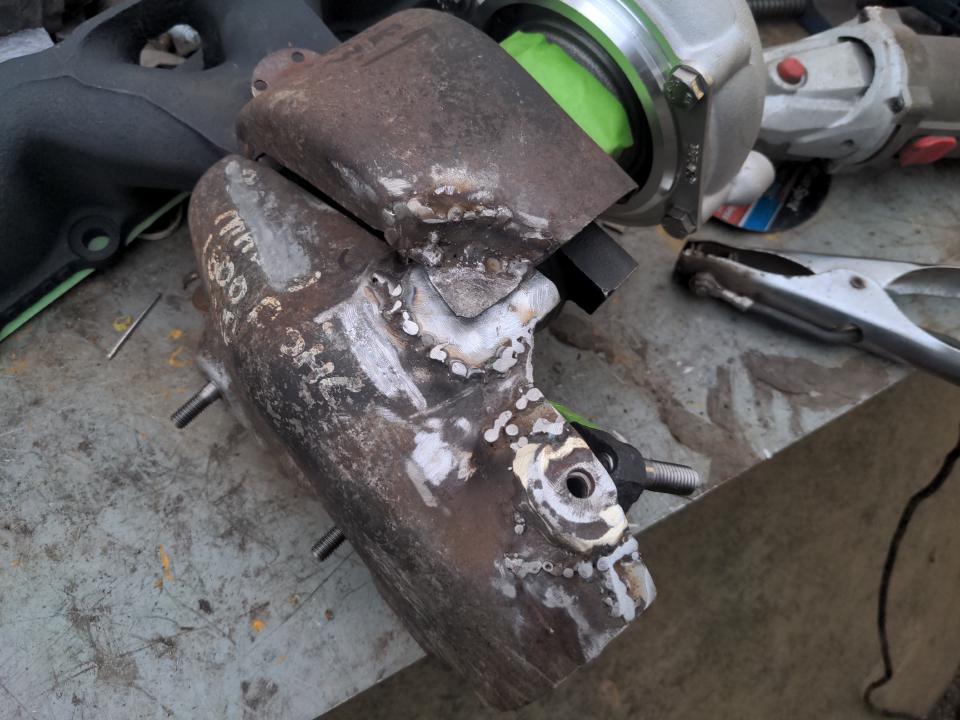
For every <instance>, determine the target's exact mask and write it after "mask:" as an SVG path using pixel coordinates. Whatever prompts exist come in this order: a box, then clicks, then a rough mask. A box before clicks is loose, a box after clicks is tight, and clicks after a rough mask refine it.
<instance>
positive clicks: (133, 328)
mask: <svg viewBox="0 0 960 720" xmlns="http://www.w3.org/2000/svg"><path fill="white" fill-rule="evenodd" d="M162 297H163V293H157V296H156V297H155V298H154V299H153V300H151V301H150V304H149V305H147V306H146V307H145V308H144V309H143V310H141V311H140V314H139V315H137V317H136V319H135V320H134V321H133V322H132V323H130V327H128V328H127V330H126V332H125V333H123V335H121V336H120V339H119V340H117V344H116V345H114V346H113V348H112V349H111V350H110V352H108V353H107V360H113V358H114V357H116V355H117V353H118V352H120V348H122V347H123V346H124V345H125V344H126V342H127V340H129V339H130V336H131V335H133V333H134V332H135V331H136V329H137V328H138V327H140V323H142V322H143V319H144V318H145V317H146V316H147V314H148V313H149V312H150V311H151V310H153V308H154V306H156V304H157V303H158V302H160V298H162Z"/></svg>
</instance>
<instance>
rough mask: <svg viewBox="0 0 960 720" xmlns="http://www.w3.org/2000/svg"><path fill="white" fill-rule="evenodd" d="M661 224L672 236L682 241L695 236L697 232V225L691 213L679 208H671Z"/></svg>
mask: <svg viewBox="0 0 960 720" xmlns="http://www.w3.org/2000/svg"><path fill="white" fill-rule="evenodd" d="M661 224H662V225H663V229H664V230H666V231H667V232H668V233H669V234H670V235H671V236H673V237H675V238H680V239H683V238H686V237H688V236H690V235H693V233H695V232H696V231H697V223H696V222H695V221H694V219H693V218H692V217H690V213H688V212H687V211H686V210H681V209H680V208H678V207H672V208H670V209H669V210H668V211H667V215H666V217H665V218H663V222H662V223H661Z"/></svg>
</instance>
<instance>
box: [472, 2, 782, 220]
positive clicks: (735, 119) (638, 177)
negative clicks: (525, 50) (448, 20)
mask: <svg viewBox="0 0 960 720" xmlns="http://www.w3.org/2000/svg"><path fill="white" fill-rule="evenodd" d="M464 5H465V6H464ZM460 13H461V14H462V15H463V16H465V17H466V19H468V20H469V21H471V22H472V23H474V24H475V25H477V26H479V27H480V28H482V29H483V30H484V31H486V32H487V33H488V34H490V35H492V36H493V37H494V38H495V39H498V40H502V39H503V38H505V37H507V36H508V35H510V34H511V33H513V32H515V31H517V30H523V31H527V32H539V33H543V34H544V35H545V36H546V37H547V38H548V39H549V40H550V41H551V42H553V43H555V44H558V45H560V46H561V47H563V48H564V49H565V50H566V51H567V53H568V54H570V55H571V56H572V57H573V58H574V59H575V60H577V61H578V62H579V63H580V64H581V65H583V66H584V67H586V68H587V69H588V70H589V71H590V72H591V73H592V74H593V75H594V76H595V77H596V78H597V79H599V80H600V82H601V83H603V84H604V85H605V86H606V87H607V89H608V90H610V91H611V92H613V93H614V95H615V96H617V98H618V99H619V100H620V102H621V103H622V104H623V105H624V108H625V109H626V110H627V114H628V117H629V119H630V122H631V129H632V131H633V134H634V138H635V139H636V143H635V146H634V147H633V148H632V149H631V150H630V151H628V152H627V153H624V155H623V156H622V157H620V158H618V160H619V162H620V163H621V165H622V166H623V167H624V169H625V170H626V171H627V172H628V173H630V175H631V176H632V177H633V179H634V180H635V181H636V183H637V185H638V186H639V190H637V191H636V192H635V193H634V194H633V195H631V196H629V197H628V198H625V199H624V200H623V201H621V202H620V203H619V204H618V205H616V206H615V207H614V208H612V209H611V210H610V212H609V213H608V214H607V218H608V219H610V220H612V221H615V222H620V223H624V224H628V225H656V224H658V223H663V225H664V227H665V228H666V229H667V231H668V232H670V233H671V234H673V235H676V236H679V237H685V236H687V235H689V234H690V233H692V232H693V231H694V230H696V228H697V227H699V226H700V225H701V224H702V223H703V222H705V221H706V219H708V218H709V217H710V215H712V213H713V212H714V210H716V209H717V208H718V207H719V206H720V205H721V204H723V203H724V202H725V201H726V200H727V199H728V197H729V195H730V192H731V187H732V186H734V185H736V184H737V182H736V181H737V176H738V173H740V172H741V169H743V168H744V163H745V162H746V160H747V156H748V155H749V154H750V152H751V150H752V148H753V146H754V144H755V142H756V140H757V135H758V133H759V130H760V121H761V119H762V117H763V103H764V89H765V82H766V77H765V66H764V62H763V53H762V50H761V45H760V37H759V34H758V31H757V26H756V23H755V22H754V19H753V16H752V15H751V13H750V10H749V8H748V6H747V3H746V2H745V0H709V1H708V2H704V1H703V0H641V1H640V2H633V0H476V1H475V2H472V3H465V4H462V5H461V9H460ZM747 166H748V167H749V166H750V163H748V164H747ZM770 179H771V180H772V177H771V178H770Z"/></svg>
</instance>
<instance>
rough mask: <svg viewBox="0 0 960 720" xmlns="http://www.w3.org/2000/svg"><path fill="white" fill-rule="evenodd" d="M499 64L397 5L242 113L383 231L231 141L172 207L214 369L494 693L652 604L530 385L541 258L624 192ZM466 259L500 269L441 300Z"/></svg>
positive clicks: (491, 698)
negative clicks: (460, 299)
mask: <svg viewBox="0 0 960 720" xmlns="http://www.w3.org/2000/svg"><path fill="white" fill-rule="evenodd" d="M509 63H512V61H509V59H508V58H506V55H505V54H503V53H502V52H501V51H500V49H499V48H498V47H497V46H496V45H495V44H494V43H493V42H492V41H490V40H488V39H486V38H485V36H483V35H481V34H480V33H479V32H478V31H476V30H474V29H473V28H470V27H469V26H467V25H465V24H463V23H461V22H459V21H457V20H455V19H454V18H450V17H446V16H443V15H439V14H436V13H429V12H421V11H412V12H407V13H403V14H401V15H399V16H395V17H394V18H391V19H390V20H387V21H386V22H385V23H382V24H381V25H379V26H376V27H374V28H373V29H371V30H370V31H368V32H366V33H363V34H361V35H359V36H357V37H356V38H355V39H354V40H353V41H351V42H349V43H347V44H346V45H344V46H343V47H341V48H339V49H338V50H335V51H334V52H332V53H331V54H330V55H329V56H323V57H322V58H320V59H319V61H318V63H317V64H315V65H313V67H312V68H306V69H304V71H303V74H301V75H299V76H295V77H294V78H293V79H292V80H291V81H290V82H289V84H286V85H283V86H280V87H276V88H271V90H269V91H268V92H266V93H264V94H263V95H261V96H260V97H258V98H257V99H256V100H255V101H253V102H252V103H251V105H250V106H249V107H248V108H247V110H246V111H245V112H244V115H243V117H242V120H241V126H240V128H241V134H242V136H243V139H244V140H245V141H246V142H247V143H249V144H250V145H251V146H253V147H255V148H256V150H257V152H263V153H267V154H269V155H270V156H271V157H272V158H273V159H274V160H277V161H279V162H280V163H281V164H282V165H284V166H286V167H287V168H289V169H291V170H293V171H294V172H295V173H296V174H298V175H300V176H301V177H302V178H305V179H306V180H308V181H309V182H310V183H311V184H312V185H313V186H315V187H317V188H319V189H320V190H321V191H322V192H324V193H326V194H327V195H328V197H330V198H333V199H334V200H335V201H336V203H339V204H340V205H341V206H342V207H343V208H346V209H347V210H349V212H351V213H353V214H354V215H355V216H356V217H358V218H360V219H362V220H363V221H364V222H365V223H366V224H367V225H368V226H372V227H373V228H376V229H379V230H383V231H384V234H385V235H386V236H387V239H388V240H389V243H387V242H384V239H383V238H381V237H377V236H375V235H374V234H373V233H372V232H371V231H370V230H369V229H367V228H364V227H362V226H361V224H359V223H358V222H356V221H355V220H354V219H352V218H350V217H348V215H346V214H344V213H342V212H340V211H339V210H338V209H335V208H333V207H331V205H330V204H327V203H325V202H324V201H322V200H321V199H320V198H319V197H318V196H317V194H315V193H314V192H312V191H309V190H307V189H304V186H303V184H302V183H294V182H292V181H291V180H289V179H288V178H286V177H284V176H283V175H282V174H281V173H280V172H278V171H275V170H273V169H270V168H269V167H268V166H267V165H266V164H265V163H262V162H257V161H255V160H252V159H247V158H241V157H237V156H232V157H228V158H226V159H225V160H223V161H221V162H220V163H218V164H217V165H215V166H214V167H213V168H212V169H211V170H210V171H209V172H208V173H207V174H206V175H205V176H204V178H203V179H202V180H201V181H200V183H199V185H198V186H197V188H196V190H195V193H194V196H193V200H192V203H191V209H190V226H191V231H192V235H193V241H194V245H195V250H196V253H197V257H198V261H199V266H200V268H201V276H202V277H203V281H204V283H205V285H206V289H207V291H208V293H209V297H210V310H209V313H210V316H209V323H208V330H207V334H206V340H205V349H204V362H203V366H204V369H205V370H206V372H207V373H208V375H209V376H210V379H211V380H212V381H213V382H215V383H216V384H217V386H218V387H219V389H220V391H221V393H222V394H223V396H224V397H225V398H226V399H227V401H228V402H229V403H230V404H231V407H232V409H233V411H234V412H236V413H237V414H238V416H240V417H241V418H243V419H244V420H245V422H247V423H248V424H249V425H251V426H252V427H253V428H254V429H255V430H256V431H257V433H258V434H259V435H260V436H261V437H262V438H263V439H264V440H265V441H266V442H267V443H269V444H270V445H271V446H272V447H274V448H275V449H276V451H277V452H278V454H281V455H283V456H285V457H287V458H288V459H290V460H291V461H292V462H293V463H295V465H296V466H297V467H298V468H299V470H300V471H302V472H303V473H304V475H305V476H306V477H307V478H309V479H310V481H311V482H312V483H313V484H314V485H315V487H316V489H317V491H318V492H319V493H320V495H321V497H322V498H323V500H324V502H325V505H326V507H327V508H328V509H329V512H330V514H331V516H332V517H333V518H334V520H335V521H336V523H337V524H338V526H339V527H340V528H341V529H342V530H343V532H344V533H345V534H346V536H347V538H348V539H349V540H350V542H351V544H352V545H353V547H354V548H355V550H356V552H357V553H358V554H359V555H360V556H361V557H362V558H363V560H364V561H365V562H366V564H367V565H368V567H369V568H370V570H371V571H372V573H373V576H374V577H375V578H376V580H377V583H378V586H379V589H380V591H381V593H382V594H383V596H384V598H385V599H386V600H387V602H388V603H389V604H390V605H391V607H392V608H393V609H394V610H395V611H396V612H397V614H398V615H399V616H400V617H401V618H402V619H403V620H404V622H405V623H406V626H407V627H408V628H409V630H410V632H411V633H412V634H413V636H414V637H415V638H416V639H417V641H418V642H419V643H420V644H421V645H422V646H423V647H424V649H426V650H428V651H430V652H432V653H434V654H436V655H438V656H439V657H441V658H442V659H443V660H444V661H446V662H447V663H449V664H450V665H451V666H453V667H454V668H455V669H457V670H458V671H459V672H460V673H462V674H463V675H464V677H466V678H467V679H468V680H469V681H470V682H471V683H473V685H474V686H475V687H476V689H477V690H478V692H479V693H480V695H481V696H482V697H483V698H484V699H485V700H486V701H487V702H489V703H490V704H492V705H494V706H496V707H499V708H514V707H518V706H521V705H523V704H525V703H527V702H529V701H531V700H533V699H535V698H536V697H538V696H539V695H542V694H543V693H545V692H546V691H548V690H549V689H551V688H553V687H554V686H556V685H557V684H558V683H560V682H561V681H563V680H564V679H565V678H566V677H567V676H569V675H570V674H571V673H572V672H574V671H575V670H576V669H577V668H578V667H580V666H581V665H583V664H584V663H586V662H588V661H589V660H591V659H592V658H595V657H596V656H597V655H598V654H599V653H600V652H601V651H602V650H603V648H604V647H605V646H606V645H607V644H608V643H609V642H610V641H611V640H612V639H613V638H614V637H615V636H616V635H617V634H619V633H620V632H621V631H622V630H623V629H624V628H625V627H627V625H628V624H629V623H630V621H632V620H633V619H634V618H635V617H636V616H637V615H639V614H640V613H641V612H642V611H643V610H644V609H645V608H646V607H647V606H648V604H649V603H650V602H651V601H652V600H653V597H654V593H655V591H654V588H653V584H652V581H651V579H650V576H649V574H648V572H647V570H646V567H645V566H644V564H643V562H642V560H641V559H640V556H639V554H638V547H637V542H636V540H635V539H633V538H632V537H631V536H630V534H629V532H628V527H627V520H626V516H625V514H624V510H623V509H622V507H621V506H620V505H619V504H618V503H617V488H616V487H615V485H614V483H613V480H612V479H611V477H610V475H609V474H608V472H607V470H606V469H605V468H604V466H603V465H602V464H601V463H600V462H599V461H598V459H597V458H596V457H595V455H594V454H593V453H592V452H591V451H590V450H589V448H588V446H587V444H586V442H585V441H584V440H583V439H582V438H581V437H580V435H578V434H577V432H576V431H575V430H574V429H573V428H572V427H571V426H570V425H568V424H567V423H566V422H565V421H564V419H563V418H562V417H561V416H560V415H559V414H558V413H557V411H556V410H555V409H554V407H553V406H552V405H551V404H550V403H549V402H548V401H547V400H546V399H545V398H544V396H543V393H542V392H540V391H539V390H538V389H537V388H536V387H535V385H534V382H533V365H532V363H533V359H532V349H533V337H534V330H535V329H536V328H537V326H538V325H539V324H540V323H541V322H542V321H544V320H545V318H547V316H548V315H550V313H551V312H552V311H553V310H554V309H555V308H556V306H557V305H558V304H559V303H560V297H559V294H558V291H557V288H556V287H555V286H554V285H553V284H552V283H551V282H550V281H549V280H548V279H547V278H546V277H544V276H543V275H542V274H540V273H538V272H536V270H535V269H534V267H535V265H536V263H537V262H538V261H540V260H541V259H543V258H544V257H546V256H547V255H549V254H550V253H551V252H552V251H553V250H554V249H556V248H557V247H558V246H559V245H560V244H562V243H563V242H564V241H565V240H566V239H569V237H571V236H572V235H573V234H575V233H576V232H577V231H578V230H579V229H580V228H581V227H582V226H583V225H585V224H586V223H587V222H589V221H590V220H592V219H593V217H594V216H595V215H596V214H598V213H600V212H601V211H603V210H604V209H605V208H604V207H601V206H602V205H603V203H605V202H606V203H611V202H614V201H616V199H617V198H618V197H619V196H620V195H622V194H623V192H625V191H626V190H628V189H629V183H628V182H625V181H624V180H623V178H622V177H621V175H620V174H618V173H619V170H617V171H616V172H614V171H612V170H611V169H610V164H612V161H610V162H604V160H605V158H603V157H598V156H597V152H599V151H597V150H596V148H595V147H593V146H592V144H590V145H587V144H586V143H589V140H585V137H586V136H583V134H582V133H580V132H579V130H577V129H576V128H575V127H571V126H570V125H571V124H570V122H569V120H567V119H566V118H565V116H563V115H562V111H560V110H559V108H557V107H556V106H555V105H553V103H552V101H550V100H549V98H546V96H545V95H544V94H543V93H542V91H540V89H539V88H538V87H536V86H535V85H534V84H532V81H529V79H527V78H525V76H523V75H522V71H520V70H519V68H518V67H517V66H515V65H510V64H509ZM574 130H576V132H574ZM578 133H579V134H578ZM561 160H562V163H561ZM571 164H572V165H574V166H575V167H576V169H577V175H578V176H579V177H584V176H586V177H590V178H591V182H590V183H589V185H590V186H591V187H590V189H589V191H587V190H584V189H582V188H580V189H577V190H575V189H574V188H573V184H572V182H571V181H570V180H568V179H567V177H568V176H567V175H566V174H565V173H566V168H569V167H570V166H571ZM614 168H615V166H614ZM598 188H600V189H599V190H598ZM454 208H459V210H457V211H454ZM491 213H492V214H491ZM397 250H401V252H399V253H398V252H397ZM408 258H413V259H415V260H418V261H419V262H415V263H411V262H409V260H408ZM465 263H466V264H465ZM476 263H480V269H479V270H477V268H476V267H475V265H476ZM464 267H467V268H468V269H474V270H477V273H476V277H477V278H479V280H478V282H481V281H484V280H485V278H486V277H487V276H488V275H490V274H492V275H494V276H500V275H507V276H509V278H510V282H509V283H504V285H503V286H501V290H500V291H498V293H496V294H499V295H500V297H499V298H496V299H494V300H493V301H491V302H486V305H485V307H483V308H481V309H480V310H479V311H478V312H476V313H473V314H471V313H465V314H458V313H456V312H453V311H452V310H451V307H450V304H449V303H448V301H447V300H445V296H444V293H443V291H441V289H440V287H444V286H443V285H442V284H441V283H437V282H435V279H434V278H433V273H434V271H436V270H448V271H452V270H455V269H457V268H464ZM514 270H515V271H516V272H515V274H513V275H511V274H510V273H511V272H513V271H514ZM481 284H482V282H481ZM507 285H512V287H508V288H507V289H506V290H504V289H503V287H505V286H507ZM445 287H446V289H447V291H448V294H449V292H450V291H451V288H453V289H456V288H455V286H453V285H447V286H445ZM472 287H473V286H469V287H466V288H464V287H462V286H461V287H460V288H459V290H458V291H457V292H461V293H462V292H465V293H466V294H471V292H472ZM496 294H494V295H496ZM494 295H489V298H492V297H494ZM489 298H488V299H489Z"/></svg>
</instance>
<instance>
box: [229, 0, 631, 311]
mask: <svg viewBox="0 0 960 720" xmlns="http://www.w3.org/2000/svg"><path fill="white" fill-rule="evenodd" d="M305 65H309V66H308V67H305V68H304V69H303V70H302V71H299V72H294V73H292V74H289V75H287V76H286V77H285V78H284V79H283V82H282V83H281V84H279V85H275V86H272V87H270V88H269V89H267V90H266V91H265V92H263V93H262V94H261V95H260V96H258V97H257V98H255V99H254V100H253V101H252V102H251V103H250V104H249V105H248V106H247V107H246V108H245V109H244V111H243V112H242V113H241V115H240V119H239V123H238V134H239V137H240V138H241V140H242V141H243V142H244V143H246V145H247V146H248V148H249V149H250V152H251V153H252V154H253V155H256V154H259V153H265V154H267V155H269V156H270V157H272V158H274V159H275V160H277V161H279V162H280V163H281V164H282V165H284V166H285V167H287V168H290V169H291V170H293V171H294V172H296V173H297V174H298V175H300V176H301V177H303V178H305V179H306V180H308V181H309V182H310V183H312V184H313V185H314V186H316V187H318V188H319V189H320V190H322V191H323V192H324V193H327V194H328V195H329V196H330V197H331V198H332V199H333V200H335V201H336V202H337V203H339V204H341V205H342V206H343V207H345V208H346V209H347V210H349V211H350V212H351V213H353V214H354V215H356V216H357V217H359V218H360V219H361V220H363V221H364V222H365V223H367V224H368V225H370V226H371V227H373V228H376V229H378V230H380V231H383V232H384V234H385V237H386V238H387V240H388V242H390V243H391V245H393V246H394V247H395V248H397V249H398V250H399V251H400V252H401V253H403V254H404V255H406V256H407V257H409V258H411V259H413V260H416V261H417V262H419V263H421V264H423V265H424V266H426V267H428V268H430V269H431V271H430V272H431V278H432V280H433V282H434V285H435V286H436V287H437V289H438V291H439V292H440V293H441V294H442V296H443V297H444V299H445V300H446V301H447V303H448V304H449V305H450V306H451V308H453V309H454V311H455V312H457V314H458V315H461V316H463V317H475V316H476V315H478V314H479V313H480V312H482V311H483V310H485V309H486V308H487V307H489V306H490V305H492V304H493V303H494V302H496V301H497V300H500V299H501V298H503V297H504V296H506V295H507V294H508V293H510V292H512V291H513V290H514V289H516V287H517V286H518V284H519V283H520V281H521V280H522V279H523V278H525V277H528V276H529V275H530V274H531V273H532V272H533V268H534V267H535V266H536V265H537V264H539V263H540V262H541V261H543V260H544V259H546V258H547V257H548V256H549V255H551V254H552V253H553V252H554V251H555V250H556V249H557V248H559V247H560V246H561V245H563V243H565V242H567V241H568V240H570V239H571V238H572V237H573V236H574V235H575V234H576V233H577V232H579V231H580V230H581V229H583V228H584V227H585V226H586V225H587V224H588V223H589V222H591V221H592V220H594V219H595V218H596V217H597V216H598V215H600V214H601V213H603V212H604V211H605V210H607V209H608V208H609V207H610V206H611V205H613V204H614V203H616V202H617V201H618V200H620V199H621V198H622V197H624V196H625V195H627V194H628V193H629V192H631V191H632V190H633V189H634V184H633V181H632V180H631V179H630V178H629V177H628V176H627V175H626V174H625V173H624V172H623V171H622V170H621V169H620V168H619V166H618V165H617V164H616V163H615V162H614V161H613V160H612V159H610V158H609V157H607V156H606V155H605V154H604V153H603V151H601V150H600V148H599V147H597V146H596V145H595V144H594V142H593V141H592V140H590V138H589V137H587V135H586V134H585V133H584V132H582V131H581V130H580V129H579V128H578V127H577V126H576V124H575V123H574V122H573V121H572V120H570V118H569V117H568V116H567V115H566V113H564V111H563V110H562V109H561V108H560V107H559V106H558V105H557V104H556V103H555V102H554V101H553V100H552V99H551V98H550V97H549V96H548V95H547V94H546V92H545V91H544V90H543V89H542V88H541V87H540V86H539V85H538V84H537V83H536V81H535V80H533V79H532V78H531V77H530V76H529V75H528V74H527V73H526V71H524V70H523V68H521V67H520V65H519V64H517V63H516V62H515V61H514V60H513V59H512V58H510V57H509V56H508V55H507V53H506V52H504V51H503V50H502V49H501V48H500V47H499V46H498V45H497V43H496V42H494V41H493V40H491V39H490V38H489V37H487V36H486V35H484V34H483V33H482V32H480V31H479V30H477V29H475V28H473V27H471V26H470V25H468V24H466V23H464V22H463V21H461V20H459V19H457V18H455V17H452V16H450V15H447V14H443V13H439V12H435V11H429V10H410V11H406V12H402V13H398V14H396V15H393V16H392V17H390V18H389V19H387V20H384V21H383V22H381V23H379V24H377V25H375V26H373V27H372V28H370V29H369V30H367V31H365V32H363V33H361V34H359V35H357V36H356V37H355V38H353V39H351V40H350V41H349V42H346V43H344V44H343V45H341V46H340V47H338V48H336V49H334V50H332V51H330V52H328V53H325V54H324V55H322V56H321V57H319V58H316V59H314V60H313V61H312V62H311V63H305ZM583 178H589V182H586V183H585V182H583ZM465 287H466V288H468V291H464V288H465Z"/></svg>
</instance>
